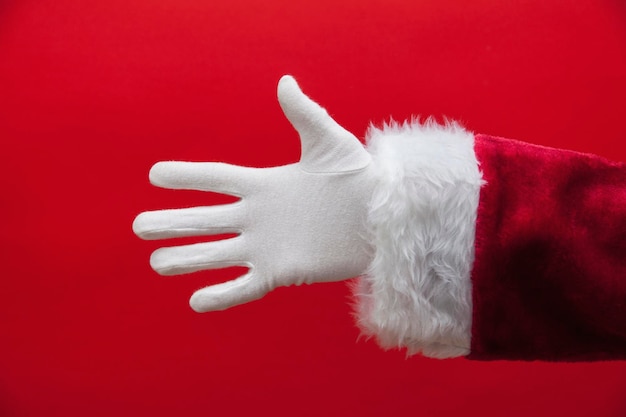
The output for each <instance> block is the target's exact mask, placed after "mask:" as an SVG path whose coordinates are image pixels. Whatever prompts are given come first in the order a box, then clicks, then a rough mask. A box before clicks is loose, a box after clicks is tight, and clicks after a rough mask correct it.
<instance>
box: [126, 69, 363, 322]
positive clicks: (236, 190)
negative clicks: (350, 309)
mask: <svg viewBox="0 0 626 417" xmlns="http://www.w3.org/2000/svg"><path fill="white" fill-rule="evenodd" d="M278 99H279V102H280V104H281V106H282V108H283V110H284V113H285V115H286V116H287V118H288V119H289V121H290V122H291V123H292V124H293V126H294V127H295V128H296V130H297V131H298V133H299V134H300V139H301V143H302V156H301V161H300V162H299V163H297V164H292V165H286V166H281V167H274V168H246V167H239V166H232V165H227V164H221V163H191V162H160V163H157V164H156V165H154V167H153V168H152V170H151V171H150V180H151V182H152V183H153V184H155V185H158V186H161V187H166V188H176V189H194V190H205V191H216V192H221V193H228V194H233V195H236V196H239V197H241V199H240V201H238V202H236V203H234V204H231V205H225V206H213V207H197V208H191V209H180V210H164V211H156V212H146V213H142V214H140V215H139V216H138V217H137V218H136V219H135V222H134V224H133V228H134V231H135V233H136V234H137V235H138V236H140V237H142V238H144V239H163V238H172V237H180V236H200V235H211V234H216V233H225V232H234V233H238V236H237V237H234V238H232V239H226V240H221V241H216V242H208V243H199V244H194V245H186V246H179V247H167V248H161V249H158V250H156V251H155V252H154V253H153V255H152V257H151V259H150V263H151V265H152V267H153V268H154V269H155V270H156V271H157V272H158V273H160V274H163V275H173V274H184V273H189V272H194V271H199V270H206V269H214V268H224V267H227V266H233V265H242V266H248V267H249V272H248V273H247V274H246V275H244V276H242V277H240V278H238V279H236V280H233V281H230V282H226V283H223V284H218V285H213V286H210V287H206V288H203V289H201V290H198V291H197V292H196V293H195V294H193V296H192V297H191V300H190V304H191V307H192V308H193V309H194V310H196V311H198V312H204V311H211V310H221V309H225V308H228V307H231V306H234V305H237V304H241V303H245V302H248V301H252V300H255V299H258V298H261V297H262V296H263V295H265V294H266V293H267V292H268V291H270V290H272V289H274V288H276V287H278V286H286V285H292V284H296V285H299V284H302V283H307V284H310V283H314V282H325V281H339V280H343V279H346V278H351V277H354V276H357V275H359V274H362V273H363V272H364V271H365V270H366V268H367V265H368V264H369V262H370V260H371V256H372V251H371V248H370V245H369V243H368V240H367V238H366V236H365V232H366V229H365V218H366V214H367V202H368V201H369V200H370V198H371V194H372V190H373V188H374V181H375V178H374V175H373V170H372V165H371V157H370V155H369V154H368V153H367V151H365V149H364V148H363V146H362V145H361V143H360V142H359V140H358V139H357V138H356V137H355V136H354V135H352V134H351V133H349V132H348V131H346V130H345V129H344V128H342V127H341V126H339V125H338V124H337V123H336V122H335V121H334V120H333V119H332V118H331V117H330V116H329V115H328V113H327V112H326V111H325V110H324V109H322V108H321V107H320V106H318V105H317V104H316V103H314V102H313V101H311V100H310V99H309V98H308V97H307V96H305V95H304V94H303V93H302V92H301V91H300V88H299V87H298V85H297V84H296V82H295V80H294V79H293V78H292V77H289V76H285V77H283V78H282V79H281V81H280V82H279V85H278Z"/></svg>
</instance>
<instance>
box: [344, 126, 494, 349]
mask: <svg viewBox="0 0 626 417" xmlns="http://www.w3.org/2000/svg"><path fill="white" fill-rule="evenodd" d="M367 143H368V150H369V152H370V153H371V154H372V157H373V163H374V166H375V169H376V172H377V175H378V178H379V182H378V184H377V186H376V189H375V190H374V194H373V197H372V200H371V202H370V207H369V214H368V222H369V227H370V228H371V230H370V232H371V236H372V239H373V246H374V250H375V253H374V259H373V261H372V263H371V265H370V267H369V270H368V273H367V275H366V276H364V277H361V278H359V279H358V281H357V285H356V287H355V296H356V300H357V303H356V310H357V311H356V315H357V320H358V324H359V327H360V328H361V330H362V331H363V333H364V334H366V335H368V336H374V337H376V339H377V340H378V342H379V343H380V345H381V346H383V347H385V348H392V347H406V348H407V350H408V353H409V354H414V353H420V352H421V353H422V354H424V355H425V356H429V357H435V358H449V357H456V356H462V355H466V354H468V353H469V350H470V340H471V320H472V318H471V315H472V300H471V281H470V272H471V267H472V262H473V259H474V234H475V225H476V211H477V208H478V199H479V192H480V186H481V184H482V179H481V174H480V172H479V170H478V162H477V160H476V156H475V154H474V136H473V134H471V133H469V132H467V131H466V130H464V129H463V128H462V127H461V126H459V125H458V124H456V123H449V124H447V125H445V126H441V125H438V124H436V123H434V122H430V121H427V122H426V123H424V124H420V123H419V122H417V121H412V122H406V123H404V124H402V125H399V124H397V123H394V122H392V123H390V124H388V125H385V126H384V127H383V128H382V129H378V128H374V127H370V129H369V131H368V134H367Z"/></svg>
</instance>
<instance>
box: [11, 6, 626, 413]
mask: <svg viewBox="0 0 626 417" xmlns="http://www.w3.org/2000/svg"><path fill="white" fill-rule="evenodd" d="M284 73H292V74H294V75H295V76H296V78H297V79H298V80H299V81H300V84H301V85H302V87H303V88H304V90H305V91H306V92H307V93H309V94H310V95H311V96H312V97H314V98H315V99H316V100H317V101H318V102H320V103H322V104H323V105H324V106H326V107H327V108H328V110H329V111H330V113H331V114H332V115H334V116H335V117H336V119H337V120H338V121H339V122H340V123H342V124H343V125H344V126H346V127H347V128H348V129H350V130H352V131H353V132H355V133H356V134H357V135H358V136H362V134H363V132H364V131H365V129H366V126H367V124H368V122H369V121H375V122H381V121H383V120H386V119H388V118H389V117H390V116H391V115H393V116H394V117H395V118H397V119H403V118H406V117H408V116H410V115H412V114H422V115H435V116H444V115H445V116H448V117H452V118H455V119H458V120H460V121H462V122H463V123H465V125H466V126H467V127H468V128H470V129H471V130H474V131H476V132H482V133H489V134H494V135H500V136H507V137H512V138H517V139H522V140H526V141H529V142H534V143H539V144H542V145H547V146H556V147H567V148H570V149H575V150H580V151H585V152H593V153H598V154H601V155H603V156H606V157H609V158H612V159H619V160H626V147H625V146H624V140H625V139H626V123H624V118H625V116H626V114H625V110H626V106H625V103H624V100H625V98H626V6H625V5H624V3H623V2H622V1H620V0H576V1H565V0H563V1H545V0H527V1H515V2H503V1H499V0H473V1H464V0H458V1H455V0H445V1H444V0H437V1H426V0H424V1H400V0H388V1H382V0H379V1H339V2H338V1H331V0H321V1H316V2H310V3H304V2H294V1H288V0H281V1H272V2H262V1H252V0H237V1H232V0H219V1H209V0H204V1H195V0H107V1H97V0H89V1H87V0H82V1H79V0H74V1H68V0H45V1H44V0H41V1H28V0H25V1H11V0H3V1H1V2H0V140H1V145H2V147H1V155H2V162H1V163H0V190H1V193H0V218H1V225H2V226H1V227H2V229H1V232H0V233H1V234H0V237H1V239H0V261H1V262H0V264H1V265H2V268H1V272H0V273H1V281H0V282H1V285H2V289H1V291H0V331H1V334H0V415H2V416H100V415H102V416H113V415H116V416H126V415H128V416H136V415H152V416H161V415H162V416H172V415H182V416H187V417H191V416H205V415H274V416H294V415H296V416H297V415H315V416H318V415H328V416H334V415H336V416H347V415H394V416H403V415H420V416H448V415H456V416H459V415H480V416H503V415H506V416H511V417H513V416H528V415H533V416H553V415H563V416H589V415H595V416H624V415H626V363H624V362H613V363H593V364H550V363H514V362H492V363H481V362H471V361H468V360H464V359H457V360H447V361H437V360H429V359H424V358H420V357H413V358H409V359H406V358H405V357H404V354H403V353H402V352H397V351H391V352H384V351H382V350H380V349H379V348H378V347H377V346H376V345H375V344H374V342H372V341H365V340H360V341H357V337H358V331H357V330H356V328H355V327H354V325H353V320H352V318H351V315H350V307H349V300H348V296H349V291H348V289H347V287H346V285H345V284H343V283H338V284H328V285H315V286H310V287H298V288H286V289H280V290H277V291H275V292H274V293H272V294H270V295H268V296H267V297H266V298H265V299H263V300H261V301H258V302H255V303H251V304H248V305H245V306H241V307H238V308H234V309H231V310H228V311H225V312H218V313H209V314H204V315H199V314H196V313H193V312H192V311H191V310H190V309H189V307H188V305H187V299H188V297H189V296H190V295H191V293H192V292H193V290H195V289H197V288H199V287H202V286H204V285H206V284H207V283H210V282H216V281H220V280H225V279H228V278H231V277H234V276H235V275H237V274H239V273H241V271H240V270H228V271H217V272H216V271H212V272H207V273H198V274H194V275H188V276H181V277H167V278H166V277H160V276H158V275H157V274H156V273H154V272H153V271H152V270H151V269H150V267H149V264H148V258H149V255H150V253H151V251H152V250H154V249H155V248H157V247H158V246H159V245H161V244H162V243H160V242H143V241H140V240H139V239H137V238H136V237H135V236H134V235H133V234H132V231H131V223H132V220H133V218H134V216H135V215H136V214H137V213H139V212H141V211H144V210H148V209H156V208H166V207H183V206H192V205H199V204H212V203H216V202H223V201H226V200H227V199H226V198H224V197H220V196H215V195H209V194H203V193H195V192H186V191H178V192H175V191H169V190H161V189H156V188H154V187H151V186H150V185H149V184H148V180H147V173H148V170H149V168H150V166H151V165H152V164H153V163H154V162H156V161H158V160H167V159H182V160H219V161H227V162H231V163H237V164H246V165H254V166H269V165H276V164H284V163H288V162H293V161H295V160H297V158H298V154H299V145H298V142H297V136H296V134H295V132H294V131H293V130H292V128H291V127H290V125H289V124H288V123H287V121H286V120H285V119H284V118H283V116H282V114H281V112H280V108H279V106H278V104H277V103H276V99H275V87H276V83H277V81H278V79H279V77H280V76H281V75H282V74H284ZM528 169H532V167H529V168H528Z"/></svg>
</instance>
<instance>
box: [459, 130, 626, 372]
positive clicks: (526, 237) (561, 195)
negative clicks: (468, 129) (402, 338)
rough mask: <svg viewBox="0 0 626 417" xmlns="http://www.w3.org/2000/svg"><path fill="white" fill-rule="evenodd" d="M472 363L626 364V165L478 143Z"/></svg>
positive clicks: (512, 144) (483, 139) (480, 139)
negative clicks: (479, 176) (480, 179)
mask: <svg viewBox="0 0 626 417" xmlns="http://www.w3.org/2000/svg"><path fill="white" fill-rule="evenodd" d="M475 139H476V140H475V151H476V155H477V158H478V161H479V163H480V169H481V171H482V173H483V178H484V179H485V180H486V182H487V184H486V185H484V186H483V187H482V189H481V192H480V203H479V208H478V219H477V228H476V258H475V261H474V266H473V271H472V286H473V290H472V300H473V318H472V320H473V323H472V345H471V353H470V355H469V356H468V357H469V358H470V359H479V360H493V359H522V360H553V361H583V360H609V359H626V262H625V261H624V255H625V254H626V165H625V164H623V163H616V162H610V161H607V160H605V159H602V158H600V157H597V156H593V155H587V154H580V153H575V152H570V151H562V150H556V149H550V148H545V147H540V146H536V145H531V144H527V143H521V142H517V141H511V140H508V139H502V138H497V137H490V136H486V135H476V138H475Z"/></svg>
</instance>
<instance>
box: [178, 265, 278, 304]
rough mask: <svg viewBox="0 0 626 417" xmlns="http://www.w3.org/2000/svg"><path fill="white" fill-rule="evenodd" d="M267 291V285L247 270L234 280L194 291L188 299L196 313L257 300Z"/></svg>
mask: <svg viewBox="0 0 626 417" xmlns="http://www.w3.org/2000/svg"><path fill="white" fill-rule="evenodd" d="M268 291H269V289H268V287H267V285H265V283H264V282H263V281H262V280H260V279H259V277H257V276H255V275H254V273H253V272H249V273H248V274H246V275H243V276H241V277H239V278H237V279H235V280H232V281H228V282H224V283H222V284H216V285H212V286H210V287H205V288H202V289H201V290H198V291H196V292H195V293H194V294H193V295H192V296H191V298H190V299H189V305H190V306H191V308H192V309H193V310H194V311H196V312H198V313H206V312H208V311H217V310H225V309H227V308H230V307H234V306H236V305H239V304H244V303H248V302H250V301H254V300H258V299H259V298H262V297H263V296H264V295H265V294H267V293H268Z"/></svg>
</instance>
